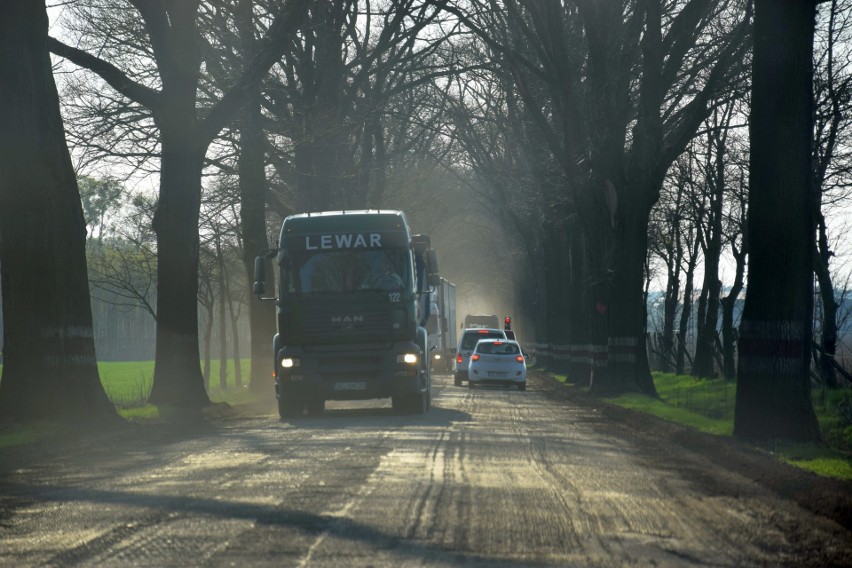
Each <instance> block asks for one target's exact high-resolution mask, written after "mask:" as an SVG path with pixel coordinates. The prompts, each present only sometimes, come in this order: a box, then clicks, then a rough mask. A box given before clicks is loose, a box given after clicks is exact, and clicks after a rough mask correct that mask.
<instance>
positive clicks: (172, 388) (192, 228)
mask: <svg viewBox="0 0 852 568" xmlns="http://www.w3.org/2000/svg"><path fill="white" fill-rule="evenodd" d="M129 3H130V5H131V6H132V7H133V8H135V10H136V11H137V12H138V18H139V19H138V20H137V21H136V23H137V29H138V26H139V25H140V24H141V26H142V29H143V30H144V32H145V33H144V34H143V35H141V36H140V35H139V34H136V35H134V36H133V38H132V39H134V40H138V38H139V37H147V40H148V42H147V43H146V44H142V45H141V47H140V49H141V50H142V52H144V53H147V54H149V56H150V57H151V58H152V59H153V62H154V69H155V70H156V71H155V72H153V71H149V76H150V77H151V80H152V83H151V84H146V83H144V82H139V81H136V80H134V79H133V78H131V76H130V75H129V74H128V73H127V72H125V71H123V70H122V69H121V68H120V67H119V66H117V65H115V64H113V63H112V62H111V61H108V60H106V59H103V58H100V57H97V56H94V55H92V53H90V52H88V51H85V50H82V49H79V48H76V47H73V46H70V45H67V44H65V43H63V42H60V41H59V40H56V39H51V40H50V48H51V51H53V52H54V53H55V54H57V55H59V56H61V57H64V58H66V59H68V60H70V61H72V62H74V63H75V64H77V65H79V66H81V67H84V68H86V69H89V70H90V71H93V72H95V73H97V74H98V75H100V76H101V77H102V78H103V79H104V80H105V81H106V82H107V83H109V85H110V86H111V87H112V88H113V89H115V90H116V91H118V92H119V93H120V94H121V95H122V96H124V97H126V98H128V99H130V100H132V101H134V102H135V103H137V104H138V105H140V106H141V107H143V108H144V109H146V111H147V112H148V113H150V116H151V117H152V119H153V121H154V123H155V125H156V126H157V128H158V130H159V141H160V146H161V156H160V162H161V167H160V194H159V201H158V207H157V212H156V214H155V216H154V221H153V223H154V231H155V232H156V234H157V254H158V271H157V278H158V283H157V348H156V361H155V367H154V383H153V387H152V390H151V397H150V400H151V402H154V403H171V404H176V405H181V406H194V407H197V406H201V405H204V404H206V403H207V402H209V399H208V397H207V394H206V392H205V390H204V381H203V379H202V375H201V369H200V364H199V359H200V357H199V351H198V318H197V308H196V306H197V295H198V262H199V261H198V249H199V237H198V218H199V207H200V202H201V171H202V167H203V165H204V156H205V154H206V152H207V148H208V146H209V145H210V143H211V141H212V140H213V138H214V137H215V136H216V135H217V134H218V133H219V132H220V131H221V130H222V128H223V127H224V126H225V125H226V124H227V123H228V121H230V120H231V119H232V118H233V117H234V116H235V114H236V112H237V111H238V110H239V108H240V107H241V105H242V104H243V103H244V102H245V100H246V98H247V96H248V95H249V93H250V91H251V89H252V87H253V86H254V85H255V84H256V83H257V82H258V81H259V80H260V79H261V78H262V77H263V76H264V75H265V74H266V73H267V72H268V71H269V69H270V67H272V65H273V64H274V63H275V62H276V61H277V60H278V59H279V58H280V57H281V54H282V53H283V52H284V51H285V50H286V49H287V46H288V42H289V41H290V40H291V38H292V37H293V34H294V32H295V30H296V29H297V28H298V26H299V25H300V23H301V19H302V16H303V14H304V11H305V9H306V6H307V5H308V3H309V0H289V1H288V2H287V3H286V4H284V6H283V8H282V10H281V12H280V13H279V14H278V15H277V16H276V19H275V21H274V22H273V23H272V24H271V25H270V28H269V31H268V32H267V34H266V36H265V38H264V39H263V42H262V43H263V45H262V47H261V48H259V49H258V51H257V53H256V56H255V57H254V58H253V59H252V60H251V61H250V62H249V64H248V65H247V66H246V67H245V68H244V69H243V71H242V73H241V74H240V77H239V79H237V81H236V82H235V83H234V85H233V86H232V87H230V88H229V89H228V90H227V91H226V92H224V93H223V94H222V95H221V97H219V98H218V99H217V101H216V102H215V104H214V105H212V106H211V107H209V108H205V109H199V108H198V106H197V105H198V88H199V80H200V73H201V63H202V61H201V49H200V46H201V40H200V31H199V29H198V25H197V18H198V9H199V4H200V3H199V1H198V0H191V1H187V2H180V3H174V4H152V3H150V2H146V1H143V0H129ZM100 13H102V12H100ZM118 43H119V44H121V42H120V41H119V42H118ZM201 112H204V114H203V116H199V114H201Z"/></svg>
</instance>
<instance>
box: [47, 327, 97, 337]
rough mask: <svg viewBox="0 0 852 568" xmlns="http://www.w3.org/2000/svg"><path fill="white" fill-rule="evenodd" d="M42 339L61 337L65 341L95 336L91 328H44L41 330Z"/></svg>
mask: <svg viewBox="0 0 852 568" xmlns="http://www.w3.org/2000/svg"><path fill="white" fill-rule="evenodd" d="M41 335H42V337H61V338H65V339H77V338H83V339H90V338H92V337H94V336H95V334H94V331H92V328H91V327H86V326H71V327H45V328H42V330H41Z"/></svg>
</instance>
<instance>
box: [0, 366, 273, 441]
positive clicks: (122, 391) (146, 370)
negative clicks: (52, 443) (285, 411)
mask: <svg viewBox="0 0 852 568" xmlns="http://www.w3.org/2000/svg"><path fill="white" fill-rule="evenodd" d="M250 366H251V363H250V360H249V359H242V360H241V361H240V370H241V373H242V387H243V388H238V387H237V385H236V373H235V368H234V362H233V360H228V367H227V371H226V373H227V377H226V381H227V385H228V386H227V388H226V389H222V388H220V384H219V369H220V365H219V361H211V362H210V380H209V381H208V384H207V394H208V396H209V397H210V400H211V401H212V402H227V403H229V404H240V403H242V402H249V401H251V400H253V398H254V396H253V394H252V393H251V392H250V391H249V389H248V388H246V387H247V386H248V380H249V368H250ZM2 370H3V366H2V365H0V372H2ZM98 372H99V373H100V377H101V384H102V385H103V387H104V390H105V391H106V394H107V397H109V399H110V400H111V401H112V402H113V404H115V407H116V409H117V410H118V413H119V414H121V415H122V416H123V417H124V418H127V419H128V420H134V421H146V420H148V421H150V420H160V419H163V418H166V417H168V416H169V415H171V414H173V413H175V412H176V410H174V409H170V408H164V407H162V406H154V405H151V404H147V403H146V401H147V400H148V395H149V394H150V392H151V382H152V381H153V378H154V362H153V361H105V362H100V363H98ZM269 388H270V393H271V392H272V383H271V381H270V387H269ZM46 427H48V426H46V425H34V426H31V427H27V428H25V429H21V430H15V431H14V432H9V433H4V434H3V435H0V447H2V446H3V445H6V444H8V445H16V444H19V443H27V442H29V441H33V440H34V439H38V438H39V437H40V436H41V435H42V434H43V432H42V430H43V429H44V428H46Z"/></svg>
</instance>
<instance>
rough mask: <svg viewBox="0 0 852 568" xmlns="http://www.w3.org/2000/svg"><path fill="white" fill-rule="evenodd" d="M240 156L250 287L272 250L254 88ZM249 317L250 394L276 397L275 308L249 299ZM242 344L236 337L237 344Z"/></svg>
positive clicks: (248, 46) (246, 30) (246, 10)
mask: <svg viewBox="0 0 852 568" xmlns="http://www.w3.org/2000/svg"><path fill="white" fill-rule="evenodd" d="M252 5H253V2H252V1H251V0H242V1H241V2H240V4H239V10H240V17H239V20H238V26H239V32H240V40H241V42H242V48H243V57H244V58H245V59H246V61H248V60H249V58H250V57H252V56H253V55H254V54H255V52H256V49H257V42H256V40H255V37H254V33H255V27H256V26H255V24H254V18H253V10H252ZM239 152H240V153H239V162H238V171H239V184H240V234H241V237H242V243H243V265H244V266H245V271H246V275H247V276H248V278H247V282H249V286H251V285H252V283H253V282H254V259H255V257H256V256H257V254H258V253H259V252H260V251H261V250H262V249H266V248H269V240H268V238H267V234H266V193H267V185H266V161H265V158H266V139H265V135H264V131H263V116H262V114H261V108H260V89H259V87H257V86H255V87H253V88H252V90H251V95H250V96H249V97H248V101H247V102H246V104H245V106H244V107H243V109H242V111H241V114H240V150H239ZM266 276H267V277H266V282H265V284H266V290H267V291H268V292H267V294H271V295H272V296H275V295H276V294H275V278H274V275H273V272H272V271H271V270H267V271H266ZM248 317H249V333H250V341H251V346H250V352H251V366H250V371H249V388H251V389H252V391H253V392H255V393H263V392H271V390H270V389H271V384H270V383H269V381H268V377H269V370H270V369H272V367H273V358H274V355H273V353H272V336H273V335H275V306H274V305H272V303H270V302H265V301H263V300H261V299H260V298H258V297H257V296H255V295H254V294H249V296H248ZM236 339H237V334H236V333H235V334H234V341H235V342H236ZM235 346H236V343H235ZM237 368H239V363H238V364H237ZM238 376H239V375H238Z"/></svg>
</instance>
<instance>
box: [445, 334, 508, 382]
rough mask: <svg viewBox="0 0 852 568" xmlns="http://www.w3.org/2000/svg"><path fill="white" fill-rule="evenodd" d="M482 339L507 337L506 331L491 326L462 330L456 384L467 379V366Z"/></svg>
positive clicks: (455, 368) (503, 338)
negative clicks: (474, 349)
mask: <svg viewBox="0 0 852 568" xmlns="http://www.w3.org/2000/svg"><path fill="white" fill-rule="evenodd" d="M481 339H502V340H505V339H506V332H505V331H503V330H502V329H498V328H490V327H474V328H468V329H466V330H464V331H463V332H462V335H461V339H460V340H459V348H458V349H457V350H456V364H455V367H454V368H453V379H454V381H453V382H454V384H455V385H456V386H457V387H460V386H461V384H462V381H466V380H467V366H468V363H469V362H470V356H471V355H472V354H473V348H474V347H476V343H477V342H478V341H480V340H481Z"/></svg>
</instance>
